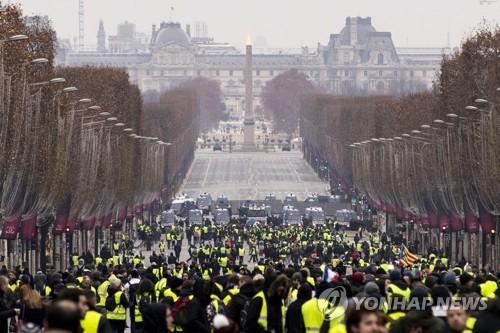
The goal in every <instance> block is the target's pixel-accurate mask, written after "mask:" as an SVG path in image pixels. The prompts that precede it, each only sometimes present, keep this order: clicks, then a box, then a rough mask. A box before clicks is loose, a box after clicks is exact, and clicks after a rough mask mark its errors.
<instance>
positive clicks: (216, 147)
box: [212, 142, 222, 151]
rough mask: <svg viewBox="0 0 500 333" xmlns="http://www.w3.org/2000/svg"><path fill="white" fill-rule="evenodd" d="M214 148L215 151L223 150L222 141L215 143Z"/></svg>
mask: <svg viewBox="0 0 500 333" xmlns="http://www.w3.org/2000/svg"><path fill="white" fill-rule="evenodd" d="M212 149H213V150H214V151H222V145H221V144H220V143H218V142H216V143H214V145H213V147H212Z"/></svg>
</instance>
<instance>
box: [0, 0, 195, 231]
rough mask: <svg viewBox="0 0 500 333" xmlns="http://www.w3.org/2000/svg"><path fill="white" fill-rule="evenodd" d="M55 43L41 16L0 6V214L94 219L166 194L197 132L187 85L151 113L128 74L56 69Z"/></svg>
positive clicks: (182, 167)
mask: <svg viewBox="0 0 500 333" xmlns="http://www.w3.org/2000/svg"><path fill="white" fill-rule="evenodd" d="M55 43H56V36H55V32H54V31H53V30H52V28H51V26H50V22H48V20H47V19H45V18H40V17H29V18H23V16H22V12H21V10H20V8H19V7H18V6H15V5H7V6H3V7H1V8H0V216H1V217H8V216H14V217H16V218H18V217H19V218H20V217H21V216H23V217H25V216H30V217H31V218H33V217H34V216H37V217H38V218H41V219H44V218H47V217H49V216H53V215H54V213H56V212H57V215H58V216H63V217H64V218H66V219H68V218H69V217H71V218H72V219H81V220H92V219H93V221H96V223H97V221H101V220H102V218H103V217H104V216H106V217H108V216H112V217H116V216H118V215H119V216H122V215H123V213H122V212H126V211H127V208H129V211H130V208H131V207H136V206H137V205H139V206H141V208H142V205H143V204H149V203H150V202H151V201H153V200H156V199H159V197H160V195H161V194H163V195H164V199H165V198H166V197H167V196H169V195H171V194H172V191H173V189H174V188H175V186H176V185H177V184H178V181H179V180H178V178H179V174H182V172H183V170H185V169H187V168H186V163H189V161H190V158H192V155H193V149H194V145H195V140H196V138H197V133H198V121H199V117H198V114H199V104H198V100H197V95H196V94H195V92H194V91H193V89H191V88H189V87H188V88H186V89H179V90H174V91H170V92H167V93H165V94H164V95H163V96H162V99H161V102H160V103H159V104H158V105H157V108H156V109H155V111H154V112H153V113H154V118H155V119H151V117H150V112H143V105H142V98H141V95H140V92H139V90H138V88H137V87H136V86H134V85H132V84H130V83H129V77H128V75H127V73H126V72H125V71H123V70H120V69H112V68H91V67H82V68H55V67H54V66H53V61H54V54H55ZM151 120H152V121H151ZM64 218H63V219H64ZM63 224H64V223H63Z"/></svg>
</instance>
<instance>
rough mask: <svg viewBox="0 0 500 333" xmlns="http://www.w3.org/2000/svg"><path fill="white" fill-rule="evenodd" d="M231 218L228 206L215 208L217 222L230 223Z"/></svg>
mask: <svg viewBox="0 0 500 333" xmlns="http://www.w3.org/2000/svg"><path fill="white" fill-rule="evenodd" d="M229 220H230V216H229V210H227V209H226V208H218V209H216V210H215V223H217V224H228V223H229Z"/></svg>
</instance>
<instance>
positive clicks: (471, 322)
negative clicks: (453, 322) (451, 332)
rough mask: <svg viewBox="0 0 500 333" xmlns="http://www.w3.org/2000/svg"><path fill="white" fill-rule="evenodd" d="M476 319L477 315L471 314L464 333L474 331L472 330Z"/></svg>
mask: <svg viewBox="0 0 500 333" xmlns="http://www.w3.org/2000/svg"><path fill="white" fill-rule="evenodd" d="M476 320H477V318H476V317H473V316H469V318H467V321H466V322H465V329H464V331H463V332H462V333H472V331H473V330H474V325H476Z"/></svg>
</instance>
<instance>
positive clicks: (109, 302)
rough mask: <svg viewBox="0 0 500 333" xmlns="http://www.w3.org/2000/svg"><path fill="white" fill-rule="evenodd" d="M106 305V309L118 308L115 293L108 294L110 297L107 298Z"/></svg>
mask: <svg viewBox="0 0 500 333" xmlns="http://www.w3.org/2000/svg"><path fill="white" fill-rule="evenodd" d="M104 306H105V307H106V310H108V311H109V312H111V311H114V310H115V309H116V307H117V306H118V304H116V301H115V294H113V295H108V297H107V298H106V304H105V305H104Z"/></svg>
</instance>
